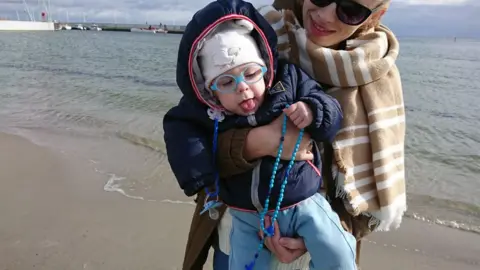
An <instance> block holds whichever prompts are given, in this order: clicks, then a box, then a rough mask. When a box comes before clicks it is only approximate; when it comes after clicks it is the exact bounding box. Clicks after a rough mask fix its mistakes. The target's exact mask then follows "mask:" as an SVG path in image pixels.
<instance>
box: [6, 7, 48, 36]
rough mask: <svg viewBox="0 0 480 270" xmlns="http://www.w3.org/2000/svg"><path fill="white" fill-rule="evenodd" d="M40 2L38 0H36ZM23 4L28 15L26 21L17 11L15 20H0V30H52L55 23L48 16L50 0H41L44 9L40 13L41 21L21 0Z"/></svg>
mask: <svg viewBox="0 0 480 270" xmlns="http://www.w3.org/2000/svg"><path fill="white" fill-rule="evenodd" d="M38 3H39V4H40V0H39V1H38ZM23 5H24V8H25V12H26V13H27V15H28V19H29V20H27V21H25V20H21V19H20V16H19V14H18V11H17V12H16V13H17V20H16V21H15V20H0V31H54V30H55V24H54V23H53V22H52V20H51V17H50V12H49V10H50V0H47V2H45V0H42V9H43V10H44V11H43V12H42V14H41V21H37V20H36V19H35V16H34V14H33V13H32V12H30V8H29V6H28V4H27V2H26V1H25V0H23Z"/></svg>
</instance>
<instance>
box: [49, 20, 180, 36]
mask: <svg viewBox="0 0 480 270" xmlns="http://www.w3.org/2000/svg"><path fill="white" fill-rule="evenodd" d="M64 24H68V25H70V26H75V25H77V24H81V25H83V26H86V27H87V28H89V27H91V26H92V25H97V26H98V27H100V28H102V31H111V32H130V29H132V28H148V26H149V25H146V24H114V23H82V22H70V23H65V22H57V23H55V29H58V28H59V26H60V25H64ZM165 26H166V29H167V31H168V33H169V34H183V32H184V30H185V26H180V25H165ZM152 27H155V28H160V29H163V25H162V26H159V25H153V24H152Z"/></svg>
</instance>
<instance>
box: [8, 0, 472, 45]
mask: <svg viewBox="0 0 480 270" xmlns="http://www.w3.org/2000/svg"><path fill="white" fill-rule="evenodd" d="M23 2H26V3H27V4H28V8H29V10H30V12H31V13H32V14H34V16H35V17H36V18H37V19H39V17H40V14H41V12H42V11H44V10H45V8H44V6H43V4H42V3H43V2H45V3H46V5H48V2H50V9H49V13H50V14H51V16H52V17H53V19H56V20H59V21H66V20H67V14H68V21H70V22H82V21H84V17H85V20H86V21H87V22H97V23H102V22H112V23H113V22H117V23H141V24H144V23H147V22H148V23H149V24H158V23H160V22H161V23H164V24H168V25H170V24H176V25H184V24H186V23H187V22H188V20H189V19H190V18H191V16H192V15H193V14H194V13H195V11H196V10H198V9H200V8H202V7H203V6H205V5H206V4H207V3H209V2H211V0H184V1H180V0H50V1H48V0H0V18H9V19H16V18H17V12H18V14H19V16H20V18H21V19H28V16H27V14H26V12H25V11H24V10H25V5H24V4H23ZM251 2H252V3H253V4H254V5H256V6H258V5H265V4H271V3H272V2H273V0H251ZM476 14H480V0H392V5H391V6H390V9H389V11H388V12H387V14H386V15H385V17H384V20H383V22H384V23H385V24H386V25H388V26H389V27H390V28H392V30H394V31H395V32H396V34H397V35H398V36H438V37H451V36H458V37H480V18H479V17H478V15H477V16H475V15H476Z"/></svg>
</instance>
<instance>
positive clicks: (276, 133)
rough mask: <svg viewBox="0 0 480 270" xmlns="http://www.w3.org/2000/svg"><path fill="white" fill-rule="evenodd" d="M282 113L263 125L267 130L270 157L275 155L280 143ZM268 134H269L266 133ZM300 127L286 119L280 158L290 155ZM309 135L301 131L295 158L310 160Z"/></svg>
mask: <svg viewBox="0 0 480 270" xmlns="http://www.w3.org/2000/svg"><path fill="white" fill-rule="evenodd" d="M283 117H284V116H283V115H282V116H280V117H278V118H277V119H275V120H274V121H273V122H272V123H270V124H268V125H266V126H264V127H265V128H266V130H267V136H268V137H267V138H269V140H270V142H271V143H268V144H266V145H268V146H269V147H271V148H269V149H268V150H269V151H268V155H269V156H272V157H276V156H277V152H278V147H279V145H280V138H281V137H282V126H283ZM268 134H270V135H268ZM299 134H300V129H298V128H297V127H296V126H295V125H294V124H293V123H292V122H291V121H290V120H289V121H287V133H286V134H285V140H284V142H283V151H282V159H285V160H289V159H290V158H291V157H292V153H293V150H294V148H295V144H296V143H297V139H298V135H299ZM310 140H311V138H310V135H309V134H308V133H303V138H302V141H301V143H300V147H299V148H298V151H297V155H296V157H295V160H312V159H313V154H312V152H311V149H310Z"/></svg>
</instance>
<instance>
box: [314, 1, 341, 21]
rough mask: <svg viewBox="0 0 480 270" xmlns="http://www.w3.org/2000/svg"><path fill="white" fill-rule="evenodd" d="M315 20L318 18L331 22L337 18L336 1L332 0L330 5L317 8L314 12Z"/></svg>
mask: <svg viewBox="0 0 480 270" xmlns="http://www.w3.org/2000/svg"><path fill="white" fill-rule="evenodd" d="M314 18H315V20H320V21H323V22H327V23H333V22H335V20H336V19H337V3H335V2H333V3H331V4H330V5H328V6H326V7H323V8H318V9H317V10H316V11H315V12H314Z"/></svg>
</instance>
